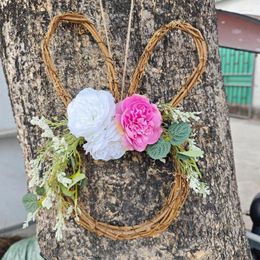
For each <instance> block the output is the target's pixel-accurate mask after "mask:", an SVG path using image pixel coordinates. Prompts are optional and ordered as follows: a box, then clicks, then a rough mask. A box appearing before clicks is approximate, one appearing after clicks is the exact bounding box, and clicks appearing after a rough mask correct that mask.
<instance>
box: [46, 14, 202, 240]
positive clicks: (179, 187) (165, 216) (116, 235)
mask: <svg viewBox="0 0 260 260" xmlns="http://www.w3.org/2000/svg"><path fill="white" fill-rule="evenodd" d="M130 13H131V12H130ZM129 20H130V19H129ZM61 22H69V23H75V24H79V25H81V26H83V28H84V29H85V30H86V31H88V32H89V33H90V34H91V35H92V36H93V38H94V39H95V41H96V42H97V44H98V46H99V47H100V50H101V52H102V54H103V56H104V58H105V62H106V65H107V75H108V82H109V89H110V91H111V92H112V94H113V95H114V97H115V99H116V100H117V101H118V100H119V99H120V94H119V91H118V83H117V81H116V72H115V67H114V63H113V60H112V58H111V55H110V54H109V51H108V49H107V47H106V45H105V44H104V43H103V41H102V39H101V37H100V35H99V33H98V32H97V31H96V29H95V27H94V25H93V24H92V23H91V22H90V21H89V19H88V18H87V17H85V16H83V15H81V14H77V13H65V14H63V15H57V16H55V17H54V18H53V19H52V21H51V23H50V26H49V29H48V32H47V34H46V36H45V38H44V41H43V45H42V54H43V60H44V62H45V65H46V68H47V71H48V74H49V76H50V78H51V80H52V82H53V85H54V88H55V90H56V93H57V95H58V97H59V98H60V99H61V100H62V101H63V103H64V104H65V106H67V105H68V103H69V102H70V100H71V95H70V94H69V93H68V92H67V91H66V90H65V89H64V87H63V85H62V83H61V81H60V80H59V77H58V72H57V70H56V67H55V66H54V64H53V61H52V58H51V55H50V52H49V48H48V46H49V43H50V40H51V37H52V35H53V34H54V33H55V31H56V29H57V27H58V25H59V23H61ZM173 29H179V30H181V31H184V32H186V33H188V34H189V35H190V36H191V37H192V38H193V40H194V43H195V45H196V48H197V52H198V58H199V64H198V65H197V67H196V68H195V69H194V71H193V72H192V74H191V76H190V77H188V79H187V81H186V83H185V84H184V85H183V86H182V87H181V89H180V90H179V92H178V93H177V95H176V96H175V97H174V98H173V99H172V100H171V104H172V105H173V106H177V105H178V104H179V103H180V102H182V100H183V99H184V98H185V97H186V96H187V95H188V93H189V91H190V90H191V89H192V88H193V87H194V85H195V84H196V83H197V82H198V80H199V79H200V77H201V75H202V73H203V71H204V70H205V64H206V57H207V48H206V43H205V41H204V39H203V37H202V35H201V33H200V31H199V30H197V29H196V28H194V27H192V26H191V25H190V24H188V23H183V22H179V21H173V22H170V23H168V24H166V25H164V26H162V27H161V28H159V29H158V30H157V31H156V32H155V33H154V35H153V36H152V38H151V39H150V40H149V42H148V44H147V46H146V48H145V50H144V52H143V54H142V56H141V58H140V60H139V62H138V64H137V67H136V69H135V72H134V74H133V77H132V80H131V84H130V87H129V90H128V95H132V94H134V93H136V92H137V90H138V86H139V83H140V81H141V79H142V76H143V73H144V71H145V68H146V65H147V63H148V60H149V58H150V56H151V55H152V53H153V50H154V47H155V46H156V44H157V43H158V42H159V41H160V40H161V39H162V38H163V37H164V36H165V35H166V34H167V33H168V32H169V31H171V30H173ZM129 39H130V36H129ZM128 48H129V46H128ZM128 48H126V49H128ZM172 160H173V163H174V165H175V167H176V169H175V172H173V177H174V182H173V184H172V189H171V191H170V194H169V196H168V197H167V198H166V200H165V202H164V205H163V207H162V209H161V210H160V211H159V212H158V213H157V214H156V215H155V216H154V217H153V218H152V219H150V220H147V221H144V222H143V223H141V224H138V225H134V226H114V225H111V224H108V223H104V222H101V221H97V220H95V219H94V218H93V217H91V216H90V214H89V213H88V212H86V210H84V209H83V208H84V207H83V206H82V205H79V206H80V208H81V212H82V213H81V214H80V215H79V221H78V223H79V224H80V225H81V226H82V227H84V228H85V229H87V230H89V231H91V232H94V233H96V234H97V235H101V236H105V237H108V238H111V239H115V240H125V239H127V240H130V239H136V238H142V237H153V236H156V235H159V234H161V233H162V232H164V231H165V230H166V229H167V228H168V227H169V225H170V224H171V223H172V222H173V221H174V220H175V219H176V218H177V217H178V215H179V213H180V210H181V208H182V206H183V204H184V202H185V201H186V198H187V194H188V191H189V184H188V181H187V179H186V178H185V177H184V176H183V174H182V172H181V169H180V167H179V165H178V163H177V161H176V160H175V158H174V156H173V158H172Z"/></svg>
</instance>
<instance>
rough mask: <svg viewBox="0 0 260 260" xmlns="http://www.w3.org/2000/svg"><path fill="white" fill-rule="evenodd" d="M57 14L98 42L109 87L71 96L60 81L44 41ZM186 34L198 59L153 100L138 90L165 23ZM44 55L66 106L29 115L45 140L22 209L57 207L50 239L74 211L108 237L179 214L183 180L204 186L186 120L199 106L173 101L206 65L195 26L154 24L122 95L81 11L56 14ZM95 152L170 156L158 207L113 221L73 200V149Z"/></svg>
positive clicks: (77, 162)
mask: <svg viewBox="0 0 260 260" xmlns="http://www.w3.org/2000/svg"><path fill="white" fill-rule="evenodd" d="M61 22H66V23H73V24H78V25H79V26H80V28H83V29H84V32H89V33H90V34H91V36H92V37H93V39H94V40H95V41H96V42H97V44H98V46H99V48H100V50H101V52H102V54H103V57H104V59H105V63H106V67H107V77H108V87H109V91H108V90H96V89H93V88H85V89H83V90H81V91H80V92H79V93H78V94H77V95H76V97H75V98H73V99H72V97H71V95H70V94H69V93H68V92H67V91H66V90H65V89H64V87H63V85H62V83H61V81H60V79H59V76H58V72H57V70H56V68H55V66H54V63H53V61H52V58H51V55H50V51H49V43H50V40H51V38H52V36H53V34H54V33H55V31H56V29H57V27H58V26H59V24H60V23H61ZM175 29H178V30H181V31H183V32H186V33H187V34H189V35H190V36H191V37H192V38H193V40H194V43H195V45H196V48H197V52H198V58H199V64H198V65H197V67H196V68H195V69H194V71H193V72H192V74H191V76H190V77H189V78H188V79H187V81H186V83H185V84H184V85H183V86H182V87H181V89H180V91H179V92H178V93H177V95H176V96H175V97H174V98H173V99H172V100H170V101H169V103H158V104H152V103H151V102H150V101H149V99H148V98H147V97H146V96H144V95H139V94H137V90H138V85H139V82H140V80H141V78H142V75H143V74H144V70H145V67H146V65H147V62H148V60H149V58H150V56H151V55H152V53H153V50H154V47H155V46H156V45H157V43H158V42H159V41H160V40H161V39H162V38H163V37H164V36H165V35H166V34H167V33H168V32H170V31H172V30H175ZM42 53H43V60H44V63H45V65H46V68H47V71H48V74H49V76H50V79H51V80H52V82H53V85H54V88H55V90H56V94H57V96H58V97H59V98H60V99H61V100H62V102H63V103H64V105H65V106H66V107H67V115H64V117H63V118H62V119H61V120H58V119H57V118H56V119H53V120H49V119H47V118H45V117H40V118H39V117H34V118H32V120H31V124H33V125H37V126H38V127H40V128H41V130H42V135H41V136H42V137H43V138H45V140H46V142H45V143H44V145H43V146H42V147H41V148H40V149H39V151H38V153H37V156H36V158H34V159H33V160H32V161H31V162H30V167H31V170H30V172H29V177H30V181H29V188H30V191H31V192H29V193H27V194H26V195H25V196H24V197H23V202H24V205H25V208H26V210H27V211H28V217H27V220H26V222H25V225H24V226H27V225H28V223H29V221H31V220H34V219H35V217H36V215H37V214H38V212H39V210H40V209H46V210H48V209H55V210H56V213H57V214H56V224H55V227H54V229H55V230H56V238H57V240H61V239H62V234H63V231H64V230H65V229H66V220H68V219H69V218H70V217H74V219H75V221H76V222H77V223H78V224H79V225H81V226H82V227H83V228H85V229H87V230H89V231H91V232H94V233H96V234H97V235H101V236H105V237H109V238H111V239H118V240H123V239H135V238H141V237H152V236H155V235H158V234H160V233H162V232H163V231H165V230H166V229H167V228H168V226H169V225H170V224H171V223H172V222H173V220H175V219H176V217H177V216H178V214H179V212H180V209H181V207H182V205H183V204H184V202H185V200H186V197H187V194H188V190H189V187H190V188H192V189H193V190H194V191H195V192H197V193H200V194H202V195H203V196H205V195H207V194H209V190H208V187H207V186H206V184H205V183H204V182H202V181H201V180H200V179H201V177H202V176H201V173H200V170H199V169H198V166H197V163H196V162H197V160H198V159H199V158H200V157H202V156H203V152H202V150H201V149H200V148H198V147H197V146H196V143H195V141H194V134H192V129H191V122H192V121H196V120H198V118H199V117H198V113H194V112H184V111H182V110H180V109H177V108H176V107H177V105H179V104H180V102H182V100H183V99H184V98H185V97H186V96H187V94H188V93H189V91H190V90H191V89H192V87H193V86H194V85H195V84H196V83H197V82H198V80H199V78H200V76H201V74H202V73H203V71H204V69H205V63H206V55H207V51H206V44H205V41H204V39H203V37H202V35H201V33H200V31H199V30H197V29H196V28H194V27H192V26H191V25H190V24H189V23H185V22H180V21H172V22H170V23H168V24H165V25H163V26H162V27H161V28H159V29H158V30H157V31H156V32H155V33H154V34H153V36H152V37H151V39H150V40H149V42H148V44H147V46H146V48H145V49H144V52H143V54H142V56H141V58H140V60H139V62H138V64H137V67H136V69H135V71H134V74H133V77H132V80H131V83H130V87H129V90H128V94H127V97H125V98H122V97H120V93H119V87H118V82H117V77H116V71H115V66H114V62H113V59H112V57H111V54H110V52H109V49H108V48H107V46H106V45H105V43H104V42H103V40H102V38H101V37H100V35H99V33H98V32H97V30H96V28H95V26H94V25H93V23H92V22H90V20H89V19H88V18H87V17H86V16H83V15H81V14H77V13H65V14H62V15H57V16H55V17H54V18H53V19H52V21H51V23H50V26H49V29H48V32H47V34H46V36H45V38H44V41H43V45H42ZM82 148H83V149H84V150H85V152H86V154H87V153H90V155H91V156H92V157H93V159H94V160H104V161H108V160H116V159H119V158H120V157H122V156H123V155H124V154H125V152H127V151H128V152H130V151H133V150H134V151H138V152H146V153H147V155H148V156H150V157H151V158H152V159H154V160H160V161H162V162H165V161H166V160H173V162H174V165H175V172H174V173H173V175H174V182H173V184H172V188H171V191H170V194H169V196H168V197H167V198H166V201H165V203H164V206H163V208H162V209H161V210H160V211H159V212H158V213H157V214H156V215H155V216H154V217H153V218H152V219H149V220H146V221H144V222H143V223H141V224H138V225H135V226H116V225H111V224H108V223H103V222H101V221H97V220H96V219H94V218H93V217H91V216H90V214H89V213H88V212H86V210H84V209H83V206H82V205H80V202H79V201H78V196H79V194H78V193H79V188H80V186H82V185H83V183H84V180H85V179H86V177H85V175H84V174H83V173H82V160H84V156H82V155H80V152H79V149H82Z"/></svg>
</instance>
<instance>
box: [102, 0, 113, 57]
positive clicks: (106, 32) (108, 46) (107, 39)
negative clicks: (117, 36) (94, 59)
mask: <svg viewBox="0 0 260 260" xmlns="http://www.w3.org/2000/svg"><path fill="white" fill-rule="evenodd" d="M99 5H100V11H101V17H102V20H103V25H104V30H105V35H106V41H107V48H108V52H109V55H110V57H112V53H111V48H110V42H109V38H108V30H107V27H108V26H107V23H106V19H105V13H104V8H103V3H102V0H99Z"/></svg>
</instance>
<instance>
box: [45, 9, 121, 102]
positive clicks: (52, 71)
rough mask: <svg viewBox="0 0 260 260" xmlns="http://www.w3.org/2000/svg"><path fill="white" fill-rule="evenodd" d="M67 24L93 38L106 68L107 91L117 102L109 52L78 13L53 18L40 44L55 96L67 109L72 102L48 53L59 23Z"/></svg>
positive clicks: (112, 65) (86, 19)
mask: <svg viewBox="0 0 260 260" xmlns="http://www.w3.org/2000/svg"><path fill="white" fill-rule="evenodd" d="M62 22H67V23H73V24H78V25H80V26H81V27H82V28H81V29H84V30H85V31H88V32H89V33H90V34H91V36H92V37H93V38H94V40H95V41H96V43H97V44H98V46H99V48H100V50H101V52H102V54H103V57H104V59H105V63H106V67H107V78H108V86H109V90H110V91H111V93H112V94H113V96H114V97H115V99H116V100H117V101H118V100H119V99H120V94H119V89H118V82H117V79H116V71H115V66H114V64H113V60H112V57H111V56H110V54H109V51H108V49H107V47H106V45H105V44H104V42H103V40H102V38H101V37H100V35H99V33H98V32H97V30H96V28H95V26H94V25H93V24H92V23H91V22H90V20H89V19H88V18H87V17H85V16H84V15H81V14H78V13H65V14H62V15H57V16H55V17H54V18H53V19H52V21H51V23H50V25H49V29H48V31H47V33H46V36H45V37H44V40H43V44H42V57H43V61H44V63H45V66H46V68H47V71H48V74H49V77H50V79H51V81H52V83H53V85H54V88H55V90H56V94H57V96H58V97H59V98H60V99H61V100H62V102H63V103H64V105H65V106H66V107H67V106H68V104H69V103H70V101H71V100H72V97H71V95H70V94H69V93H68V92H67V91H66V90H65V88H64V86H63V85H62V83H61V81H60V79H59V75H58V72H57V69H56V67H55V65H54V63H53V60H52V57H51V54H50V51H49V47H48V46H49V44H50V40H51V38H52V36H53V34H54V33H55V31H56V29H57V27H58V26H59V24H60V23H62Z"/></svg>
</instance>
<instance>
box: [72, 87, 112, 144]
mask: <svg viewBox="0 0 260 260" xmlns="http://www.w3.org/2000/svg"><path fill="white" fill-rule="evenodd" d="M115 108H116V105H115V100H114V98H113V96H112V94H111V93H110V92H108V91H104V90H94V89H91V88H85V89H83V90H81V91H80V92H79V94H78V95H77V96H76V97H75V98H74V99H73V100H72V102H71V103H70V104H69V105H68V108H67V113H68V128H69V129H70V131H71V133H72V134H73V135H75V136H76V137H84V138H85V139H86V140H88V139H90V138H91V137H92V136H93V135H94V134H96V133H97V132H99V131H102V130H104V129H105V128H106V127H107V126H108V125H109V124H110V122H111V120H112V119H113V118H114V115H115Z"/></svg>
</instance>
